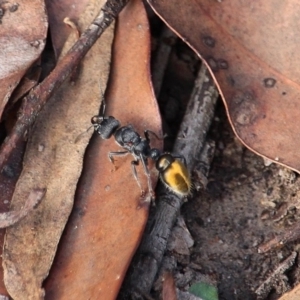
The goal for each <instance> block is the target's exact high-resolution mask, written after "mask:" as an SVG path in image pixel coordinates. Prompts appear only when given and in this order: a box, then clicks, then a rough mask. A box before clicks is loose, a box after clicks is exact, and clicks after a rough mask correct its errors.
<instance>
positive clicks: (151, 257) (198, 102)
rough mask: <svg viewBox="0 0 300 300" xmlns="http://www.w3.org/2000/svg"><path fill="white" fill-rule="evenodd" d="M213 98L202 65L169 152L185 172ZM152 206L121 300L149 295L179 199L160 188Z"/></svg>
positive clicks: (201, 142) (194, 159)
mask: <svg viewBox="0 0 300 300" xmlns="http://www.w3.org/2000/svg"><path fill="white" fill-rule="evenodd" d="M217 98H218V91H217V89H216V87H215V84H214V82H213V79H212V78H211V76H210V74H209V72H208V70H207V68H206V67H205V66H204V64H203V65H202V67H201V69H200V71H199V73H198V78H197V80H196V83H195V87H194V90H193V92H192V96H191V99H190V101H189V104H188V107H187V111H186V113H185V116H184V120H183V122H182V124H181V128H180V131H179V135H178V139H177V141H176V143H175V147H174V151H173V153H174V154H180V155H183V156H184V157H185V158H186V161H187V165H188V169H189V170H192V168H193V166H194V165H195V163H196V162H197V160H198V157H199V153H200V151H201V149H202V148H203V145H204V143H205V137H206V134H207V132H208V130H209V127H210V124H211V122H212V118H213V116H214V108H215V104H216V102H217ZM156 203H157V206H156V209H155V214H154V216H153V217H152V218H151V219H149V222H148V224H147V226H146V231H145V235H144V237H143V240H142V242H141V245H140V248H139V250H138V252H137V254H136V256H135V257H134V260H133V262H132V266H131V270H129V273H128V277H127V279H126V282H125V284H124V288H123V290H122V294H121V299H122V296H125V297H126V293H127V294H128V293H130V291H133V290H134V291H136V290H138V291H140V292H141V293H143V294H148V293H149V292H150V290H151V287H152V285H153V282H154V280H155V276H156V274H157V271H158V268H159V267H160V264H161V262H162V258H163V255H164V253H165V250H166V246H167V241H168V238H169V235H170V232H171V230H172V227H173V226H174V223H175V221H176V218H177V216H178V214H179V210H180V207H181V204H182V203H183V199H182V198H180V197H179V196H177V195H175V194H173V193H170V192H169V191H168V190H166V188H165V187H164V186H162V185H160V187H159V188H158V197H157V199H156ZM123 294H124V295H123Z"/></svg>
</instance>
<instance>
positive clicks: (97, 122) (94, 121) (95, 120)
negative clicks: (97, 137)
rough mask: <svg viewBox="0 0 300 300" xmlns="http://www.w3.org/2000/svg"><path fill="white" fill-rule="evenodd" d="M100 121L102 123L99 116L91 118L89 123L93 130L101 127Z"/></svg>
mask: <svg viewBox="0 0 300 300" xmlns="http://www.w3.org/2000/svg"><path fill="white" fill-rule="evenodd" d="M102 121H103V117H101V116H93V117H92V119H91V123H92V125H93V126H94V127H95V128H96V127H98V126H99V125H101V123H102Z"/></svg>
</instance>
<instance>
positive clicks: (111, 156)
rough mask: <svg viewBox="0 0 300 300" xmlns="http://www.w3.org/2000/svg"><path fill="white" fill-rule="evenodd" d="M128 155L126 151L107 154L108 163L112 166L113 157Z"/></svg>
mask: <svg viewBox="0 0 300 300" xmlns="http://www.w3.org/2000/svg"><path fill="white" fill-rule="evenodd" d="M128 153H129V152H128V151H117V152H109V153H108V158H109V160H110V162H111V163H112V164H114V163H115V160H114V156H126V155H127V154H128Z"/></svg>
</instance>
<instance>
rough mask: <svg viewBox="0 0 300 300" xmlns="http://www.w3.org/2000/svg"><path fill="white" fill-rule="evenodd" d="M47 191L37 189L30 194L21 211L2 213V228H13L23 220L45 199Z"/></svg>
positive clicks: (0, 225)
mask: <svg viewBox="0 0 300 300" xmlns="http://www.w3.org/2000/svg"><path fill="white" fill-rule="evenodd" d="M45 193H46V189H41V188H35V189H33V190H32V191H30V192H29V195H28V196H27V199H26V201H25V203H24V206H23V207H22V208H21V209H20V210H12V211H9V212H4V213H0V228H6V227H9V226H12V225H14V224H16V223H17V222H19V221H20V220H21V219H23V218H24V217H25V216H27V214H28V213H29V212H30V211H31V210H32V209H33V208H34V207H36V206H37V205H38V203H39V202H40V201H41V200H42V199H43V197H44V195H45Z"/></svg>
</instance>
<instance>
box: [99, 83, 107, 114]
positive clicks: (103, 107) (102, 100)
mask: <svg viewBox="0 0 300 300" xmlns="http://www.w3.org/2000/svg"><path fill="white" fill-rule="evenodd" d="M99 87H100V92H101V105H100V113H99V115H100V116H101V117H103V116H104V114H105V108H106V103H105V97H104V93H103V90H102V87H101V84H100V83H99Z"/></svg>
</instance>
